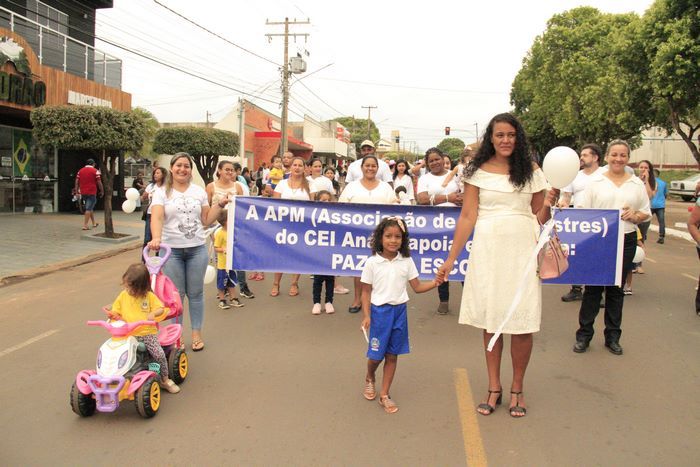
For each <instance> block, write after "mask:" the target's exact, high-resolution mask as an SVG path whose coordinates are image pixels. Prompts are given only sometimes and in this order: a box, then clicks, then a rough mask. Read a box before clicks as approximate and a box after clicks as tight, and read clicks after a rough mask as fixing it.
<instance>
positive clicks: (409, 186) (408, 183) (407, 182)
mask: <svg viewBox="0 0 700 467" xmlns="http://www.w3.org/2000/svg"><path fill="white" fill-rule="evenodd" d="M400 186H403V187H406V194H407V195H408V199H410V200H411V201H413V200H415V199H416V197H415V195H414V194H413V180H412V179H411V176H410V175H405V174H404V176H403V177H402V176H400V175H397V176H396V178H395V179H394V191H395V190H396V189H397V188H398V187H400Z"/></svg>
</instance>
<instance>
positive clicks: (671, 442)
mask: <svg viewBox="0 0 700 467" xmlns="http://www.w3.org/2000/svg"><path fill="white" fill-rule="evenodd" d="M652 238H653V239H655V237H652ZM137 257H138V252H137V250H134V251H131V252H128V253H124V254H121V255H118V256H115V257H112V258H108V259H104V260H101V261H98V262H94V263H91V264H86V265H82V266H78V267H75V268H72V269H69V270H64V271H59V272H56V273H53V274H49V275H46V276H44V277H40V278H36V279H32V280H28V281H25V282H22V283H18V284H14V285H11V286H7V287H3V288H0V343H1V344H0V369H2V374H3V375H5V376H4V378H5V379H4V382H3V383H2V385H0V401H2V410H0V424H1V426H2V428H3V434H2V436H0V464H1V465H8V466H9V465H23V466H27V465H71V466H76V465H114V464H137V465H143V464H149V465H165V464H167V465H223V464H225V465H388V466H393V465H396V466H399V465H400V466H413V465H415V466H425V465H440V466H452V465H455V466H459V465H465V464H467V462H468V461H469V462H470V465H486V464H487V463H489V464H491V465H499V466H500V465H535V466H561V465H586V466H588V465H610V466H620V465H635V466H637V465H673V466H684V465H688V466H690V465H697V462H698V459H700V444H698V442H697V439H698V435H699V434H700V398H698V397H697V396H696V393H697V388H698V387H700V360H699V359H698V342H699V339H700V318H698V317H697V316H696V315H695V313H694V308H693V300H694V296H695V290H694V288H695V285H696V282H697V274H698V266H699V265H698V260H697V255H696V252H695V247H694V245H692V244H690V243H689V242H686V241H683V240H680V239H676V238H669V239H668V240H667V242H666V244H665V245H663V246H661V245H657V244H656V243H653V242H650V245H649V249H648V252H647V257H648V260H647V261H646V264H645V269H646V271H647V273H646V274H644V275H639V276H637V277H635V280H634V284H633V287H634V290H635V294H634V295H633V296H631V297H628V298H627V299H626V300H625V311H624V321H623V331H624V333H623V336H622V342H621V343H622V345H623V346H624V350H625V354H624V355H623V356H614V355H612V354H610V353H609V352H607V351H606V350H605V348H604V347H603V337H602V317H599V320H598V322H597V323H596V330H597V334H596V336H595V337H594V340H593V342H592V345H591V349H590V350H589V352H588V353H586V354H574V353H573V352H572V351H571V346H572V344H573V342H574V331H575V329H576V326H577V312H578V307H579V303H580V302H577V303H571V304H566V303H562V302H561V301H560V299H559V297H560V296H561V295H562V294H563V293H565V292H566V288H565V287H563V286H547V287H545V289H544V312H543V323H542V331H541V332H540V333H538V334H537V335H536V337H535V349H534V352H533V357H532V361H531V364H530V368H529V370H528V374H527V378H526V386H525V394H526V400H527V404H528V406H529V408H528V413H527V416H526V417H525V418H524V419H519V420H515V419H512V418H511V417H510V416H509V415H508V412H507V410H506V408H505V407H503V406H501V407H499V408H498V409H497V410H496V412H495V413H494V414H492V415H491V416H489V417H483V416H479V415H477V414H475V412H474V406H475V404H477V403H478V402H480V400H481V399H482V398H483V397H484V396H485V392H486V388H487V380H486V372H485V365H484V358H483V350H482V347H481V335H480V332H479V331H478V330H475V329H471V328H468V327H465V326H460V325H458V324H457V309H458V303H459V297H460V292H461V290H460V289H461V287H460V286H459V284H452V286H451V290H452V300H451V310H452V311H451V313H450V314H449V315H447V316H438V315H437V314H436V313H435V311H434V310H435V307H436V305H437V293H436V292H434V291H433V292H430V293H427V294H423V295H418V296H416V295H412V297H411V301H410V302H409V316H410V319H409V322H410V335H411V343H412V353H411V354H410V355H408V356H403V357H401V358H400V359H399V366H398V371H397V376H396V379H395V382H394V386H393V389H392V397H393V398H394V399H395V400H396V402H397V403H398V405H399V407H400V410H399V412H398V413H396V414H393V415H387V414H385V413H384V412H383V410H382V409H381V408H380V407H379V405H378V404H377V403H376V402H368V401H366V400H364V399H363V397H362V395H361V390H362V386H363V381H364V371H365V358H364V352H365V348H366V344H365V342H364V338H363V336H362V333H361V331H360V328H359V325H360V316H358V315H350V314H348V313H347V311H345V310H346V308H347V305H348V304H349V303H350V298H349V296H347V295H345V296H336V307H337V309H338V312H337V313H336V314H335V315H330V316H328V315H321V316H312V315H311V313H310V309H311V303H310V302H311V299H310V293H311V281H310V280H309V279H308V277H303V278H302V281H301V295H300V296H299V297H296V298H291V297H288V296H286V295H284V292H286V288H284V286H285V285H288V284H289V278H288V277H285V278H284V279H283V288H282V291H283V295H280V297H277V298H272V297H269V296H268V295H267V292H269V286H270V281H269V279H268V280H267V281H266V282H264V283H259V282H251V288H252V289H253V291H254V292H255V293H256V294H257V298H255V299H253V300H245V305H246V306H245V307H244V308H240V309H231V310H226V311H224V310H220V309H218V308H217V307H216V301H215V297H214V293H213V287H209V289H208V290H207V292H208V295H207V298H206V319H205V333H204V337H205V340H206V349H205V350H204V351H203V352H199V353H193V352H191V351H190V352H189V356H190V365H191V372H190V374H189V376H188V378H187V380H186V381H185V382H184V383H183V384H182V392H181V393H180V394H177V395H171V394H165V395H164V396H163V401H162V405H161V410H160V411H159V413H158V415H157V416H156V417H155V418H153V419H150V420H144V419H142V418H140V417H139V415H138V414H137V413H136V411H135V409H134V407H133V403H127V404H126V405H125V406H122V407H121V408H120V409H119V410H118V411H117V412H116V413H113V414H99V413H98V414H96V415H95V416H93V417H91V418H85V419H83V418H79V417H78V416H77V415H75V414H74V413H73V412H72V411H71V409H70V406H69V403H68V399H69V397H68V396H69V390H70V386H71V384H72V382H73V381H74V378H75V375H76V373H77V372H78V371H79V370H81V369H85V368H91V367H93V365H94V359H95V355H96V352H97V349H98V348H99V346H100V345H101V343H102V342H103V341H104V340H105V339H106V338H107V333H106V332H105V331H103V330H101V329H99V328H94V327H88V326H86V325H85V321H86V320H88V319H100V318H101V312H100V307H101V306H102V305H104V304H107V303H109V302H111V301H112V300H113V298H114V297H116V295H117V294H118V292H119V290H120V289H119V282H120V277H121V274H122V272H123V271H124V270H125V268H126V266H127V265H128V264H129V263H131V262H133V261H135V260H136V259H137ZM269 276H270V275H268V277H269ZM343 282H344V283H345V284H346V285H348V284H349V283H350V281H349V280H347V279H344V280H343ZM187 342H188V343H189V339H187ZM509 373H510V362H509V359H508V358H507V354H506V358H504V364H503V376H504V378H503V382H504V385H506V386H505V388H506V390H507V389H508V386H507V385H508V384H509V383H510V376H509ZM506 407H507V406H506Z"/></svg>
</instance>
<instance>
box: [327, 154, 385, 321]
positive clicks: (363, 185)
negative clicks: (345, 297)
mask: <svg viewBox="0 0 700 467" xmlns="http://www.w3.org/2000/svg"><path fill="white" fill-rule="evenodd" d="M360 168H361V169H362V178H361V179H359V180H355V181H352V182H350V183H348V184H347V185H345V189H343V192H342V193H341V194H340V197H339V198H338V202H339V203H360V204H394V203H396V202H397V201H398V200H397V199H396V193H395V192H394V189H393V188H391V185H389V184H388V183H387V182H384V181H382V180H379V179H378V178H377V170H379V161H378V160H377V157H376V156H375V155H373V154H369V155H367V156H365V157H364V159H363V160H362V165H361V166H360ZM353 279H354V282H355V297H354V298H353V301H352V304H351V305H350V308H348V311H349V312H350V313H357V312H359V311H360V310H361V309H362V283H361V282H360V278H359V277H354V278H353Z"/></svg>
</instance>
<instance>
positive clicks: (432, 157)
mask: <svg viewBox="0 0 700 467" xmlns="http://www.w3.org/2000/svg"><path fill="white" fill-rule="evenodd" d="M445 160H449V157H448V158H447V159H446V158H445V154H444V153H443V152H442V151H440V150H439V149H438V148H430V149H428V150H427V151H426V153H425V166H426V167H428V172H427V173H426V174H424V175H421V177H420V178H419V179H418V189H417V191H418V199H417V201H418V204H422V205H425V206H441V207H448V206H461V205H462V194H461V193H460V192H459V184H458V182H457V179H456V178H452V179H451V180H449V181H448V182H447V183H445V181H446V179H447V178H448V177H449V176H450V170H451V169H448V168H447V167H446V165H445V164H444V161H445ZM437 289H438V297H439V299H440V304H439V305H438V308H437V312H438V314H440V315H446V314H447V313H448V312H449V311H450V310H449V302H450V283H449V282H448V281H445V282H443V283H442V284H440V285H439V286H438V288H437Z"/></svg>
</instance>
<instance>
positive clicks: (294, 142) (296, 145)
mask: <svg viewBox="0 0 700 467" xmlns="http://www.w3.org/2000/svg"><path fill="white" fill-rule="evenodd" d="M255 137H256V138H261V139H262V138H267V139H275V140H280V139H282V132H280V131H256V132H255ZM287 146H288V148H289V149H293V150H297V151H313V149H314V147H313V145H311V144H309V143H305V142H303V141H301V140H299V139H296V138H295V137H293V136H287Z"/></svg>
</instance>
